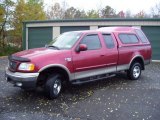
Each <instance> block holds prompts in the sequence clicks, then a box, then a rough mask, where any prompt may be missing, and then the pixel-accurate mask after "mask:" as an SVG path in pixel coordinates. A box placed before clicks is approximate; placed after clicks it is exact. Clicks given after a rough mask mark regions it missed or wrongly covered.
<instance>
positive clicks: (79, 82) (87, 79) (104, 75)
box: [71, 74, 116, 85]
mask: <svg viewBox="0 0 160 120" xmlns="http://www.w3.org/2000/svg"><path fill="white" fill-rule="evenodd" d="M114 76H116V74H103V75H97V76H91V77H87V78H82V79H76V80H73V81H71V83H72V84H73V85H77V84H83V83H88V82H93V81H97V80H101V79H105V78H111V77H114Z"/></svg>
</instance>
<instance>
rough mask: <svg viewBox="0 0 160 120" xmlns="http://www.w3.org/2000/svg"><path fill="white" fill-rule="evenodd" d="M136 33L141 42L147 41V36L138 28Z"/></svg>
mask: <svg viewBox="0 0 160 120" xmlns="http://www.w3.org/2000/svg"><path fill="white" fill-rule="evenodd" d="M136 33H137V34H138V36H139V38H140V39H141V41H142V42H143V43H146V42H148V40H147V38H146V37H145V35H144V34H143V33H142V32H141V31H140V30H136Z"/></svg>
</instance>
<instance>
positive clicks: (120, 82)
mask: <svg viewBox="0 0 160 120" xmlns="http://www.w3.org/2000/svg"><path fill="white" fill-rule="evenodd" d="M6 65H7V60H6V58H1V59H0V120H159V119H160V64H158V63H152V64H150V65H148V66H147V67H146V70H145V71H143V73H142V77H141V78H140V80H137V81H131V80H128V79H127V78H126V76H125V74H119V75H117V76H116V77H114V78H109V79H106V80H101V81H97V82H92V83H89V84H84V85H80V86H73V87H70V88H69V89H67V90H65V91H63V93H62V95H61V96H60V97H59V98H58V99H55V100H48V99H47V98H46V97H45V95H44V94H45V93H44V92H43V91H41V90H37V91H35V92H26V91H23V90H21V89H19V88H16V87H13V86H12V85H11V84H10V83H7V82H6V81H5V77H4V69H5V67H6Z"/></svg>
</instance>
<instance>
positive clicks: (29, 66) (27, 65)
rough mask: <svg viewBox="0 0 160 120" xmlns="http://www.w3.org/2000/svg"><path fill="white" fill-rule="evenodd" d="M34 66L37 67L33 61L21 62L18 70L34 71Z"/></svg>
mask: <svg viewBox="0 0 160 120" xmlns="http://www.w3.org/2000/svg"><path fill="white" fill-rule="evenodd" d="M34 68H35V65H34V64H32V63H21V64H20V65H19V67H18V70H24V71H33V70H34Z"/></svg>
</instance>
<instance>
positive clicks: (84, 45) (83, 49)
mask: <svg viewBox="0 0 160 120" xmlns="http://www.w3.org/2000/svg"><path fill="white" fill-rule="evenodd" d="M86 50H87V45H86V44H80V45H79V46H78V47H77V49H76V52H80V51H86Z"/></svg>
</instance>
